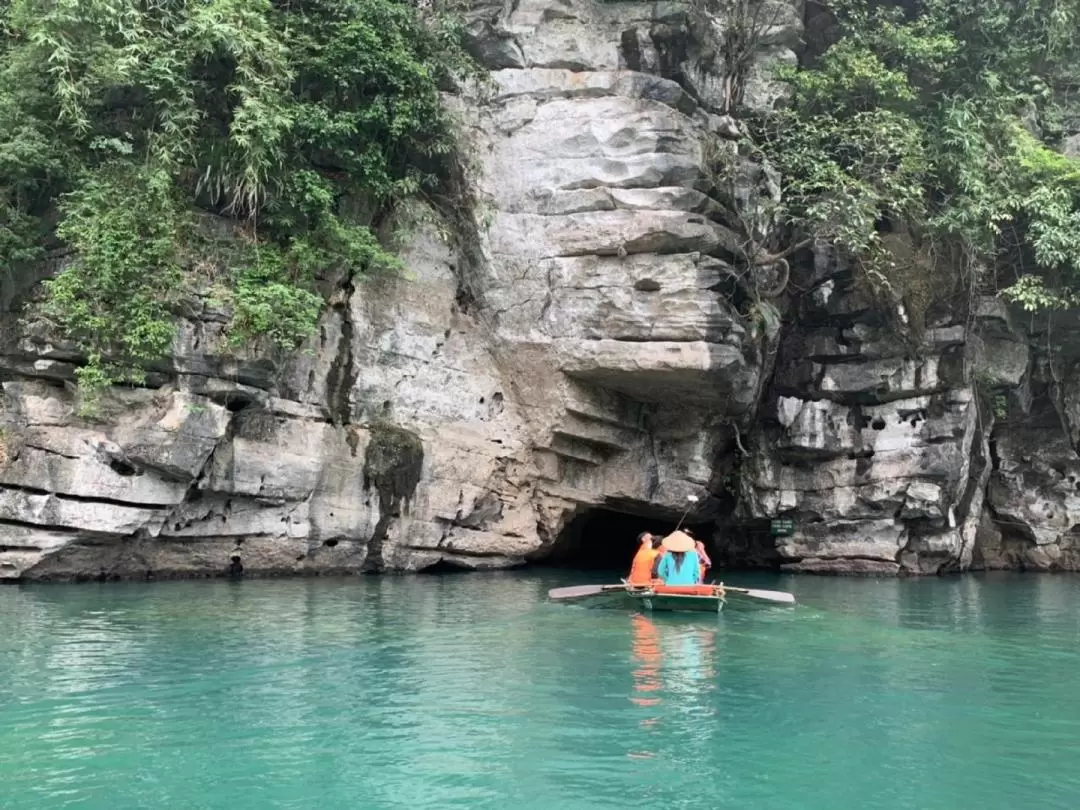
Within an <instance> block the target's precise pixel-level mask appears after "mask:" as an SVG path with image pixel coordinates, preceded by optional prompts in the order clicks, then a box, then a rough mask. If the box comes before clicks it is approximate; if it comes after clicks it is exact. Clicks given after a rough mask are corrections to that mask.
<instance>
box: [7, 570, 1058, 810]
mask: <svg viewBox="0 0 1080 810" xmlns="http://www.w3.org/2000/svg"><path fill="white" fill-rule="evenodd" d="M559 576H561V575H545V574H536V573H533V574H526V575H517V574H500V575H490V576H488V575H482V576H475V577H473V576H470V577H442V578H440V577H396V578H386V579H360V580H356V579H350V580H340V581H335V580H317V581H303V582H295V581H291V582H245V583H222V582H201V583H159V584H153V585H134V584H133V585H110V586H97V585H91V586H70V587H68V586H63V587H58V586H53V587H27V588H3V589H0V627H3V628H4V631H3V633H0V672H3V673H4V676H3V677H2V678H0V808H4V810H31V808H32V809H33V810H51V808H68V807H71V808H87V809H89V810H98V809H99V808H100V809H101V810H124V809H125V808H146V807H154V806H158V807H183V808H188V807H190V808H228V810H246V809H247V808H250V809H251V810H256V808H258V810H263V809H264V808H313V807H315V808H318V810H335V809H336V808H399V807H400V808H404V807H408V808H413V809H415V808H421V809H423V808H433V809H434V808H440V810H441V809H442V808H511V809H512V810H534V809H535V810H548V808H559V810H585V808H589V810H593V809H594V808H608V807H610V808H620V809H621V808H649V810H654V809H655V807H656V806H657V805H662V806H664V807H667V808H689V807H691V806H693V807H695V808H700V807H701V806H718V807H727V806H731V807H740V808H770V810H772V809H773V808H775V809H776V810H795V808H798V810H817V808H829V810H835V808H849V807H850V808H856V807H857V808H869V809H870V810H876V809H879V808H880V810H899V808H905V809H906V808H920V810H922V809H924V808H925V810H954V809H955V808H958V807H968V806H978V807H980V808H981V809H982V810H998V808H1001V810H1005V808H1008V810H1015V807H1016V806H1017V805H1019V804H1028V805H1034V806H1037V807H1039V808H1051V809H1053V808H1062V810H1064V808H1069V810H1073V808H1075V807H1078V806H1080V767H1078V766H1080V754H1078V753H1077V751H1076V745H1075V741H1076V739H1077V738H1078V736H1080V707H1078V706H1077V702H1076V701H1075V699H1074V697H1073V691H1074V690H1073V677H1074V673H1075V672H1076V671H1078V665H1080V643H1078V642H1080V611H1078V610H1077V607H1078V606H1080V604H1078V603H1080V580H1078V579H1077V578H1073V577H1015V576H988V577H969V578H965V579H955V580H933V581H903V582H902V581H885V582H874V581H863V580H857V581H852V580H836V579H799V580H792V579H776V578H774V579H772V580H769V579H762V580H761V581H760V582H757V583H753V584H761V585H762V586H764V587H780V588H784V589H789V590H796V591H797V592H798V593H799V596H800V600H801V603H802V604H800V605H799V606H798V607H796V608H795V609H793V610H788V609H781V610H771V609H766V610H746V611H738V610H731V611H728V612H726V613H725V614H724V615H722V616H719V617H716V616H708V617H694V616H690V617H678V616H662V615H657V616H652V617H649V616H644V615H640V614H631V613H623V612H619V611H593V610H584V609H576V608H570V607H567V606H561V605H550V604H547V603H545V602H544V601H543V594H544V592H545V591H546V589H547V588H548V587H551V586H553V585H554V584H563V583H562V582H557V579H558V577H559Z"/></svg>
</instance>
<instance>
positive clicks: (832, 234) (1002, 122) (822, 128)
mask: <svg viewBox="0 0 1080 810" xmlns="http://www.w3.org/2000/svg"><path fill="white" fill-rule="evenodd" d="M824 4H825V5H826V6H827V7H828V9H829V11H830V13H832V14H833V15H834V17H835V20H836V23H837V26H836V34H835V36H834V38H833V39H832V41H831V42H829V43H826V44H825V47H824V48H823V49H822V51H821V52H820V54H818V55H816V57H815V58H813V59H812V60H809V61H808V62H807V64H805V65H804V66H803V67H801V68H797V69H786V70H785V71H784V74H785V77H786V78H787V79H788V80H789V81H790V86H791V93H790V97H789V98H788V99H787V102H786V104H784V105H783V107H782V108H781V109H779V110H778V111H776V113H775V114H771V115H769V116H766V117H763V118H761V119H760V120H757V121H755V122H753V123H754V129H755V135H756V140H757V141H758V143H759V144H760V145H761V146H762V149H763V150H764V152H765V154H766V155H767V156H768V158H769V159H770V160H771V161H772V163H773V164H774V165H776V166H777V168H778V169H779V170H780V174H781V177H782V178H783V180H784V183H785V187H784V204H783V208H782V212H781V213H782V214H783V216H784V217H785V218H786V220H787V222H788V223H789V224H790V226H791V227H792V229H794V230H795V231H797V232H802V233H803V234H807V235H809V237H811V238H821V239H826V240H829V241H832V242H834V243H836V244H837V245H838V246H839V247H840V248H842V249H843V250H844V251H846V252H847V254H848V255H849V256H851V257H852V258H854V259H855V260H856V261H857V262H858V263H859V264H860V265H861V266H862V267H863V268H864V269H866V270H867V272H868V273H870V275H871V276H872V277H874V278H877V279H878V280H879V281H881V282H882V284H883V285H884V286H886V287H889V286H891V287H893V288H894V291H902V290H896V288H897V287H900V288H902V287H903V285H904V282H905V281H909V280H910V279H906V278H905V275H910V274H911V273H914V272H923V273H931V274H933V273H936V272H939V270H938V269H937V268H939V267H940V266H941V265H940V263H939V262H935V261H930V262H927V263H925V265H926V266H924V267H923V268H922V270H921V271H917V270H916V269H915V268H913V267H912V266H910V263H908V262H907V259H906V258H905V256H904V255H902V252H901V251H898V250H897V249H896V240H890V239H888V238H886V234H888V233H889V232H895V231H902V232H904V233H905V234H906V236H907V241H908V242H909V243H910V244H909V247H911V246H914V248H916V249H922V250H925V251H927V252H929V253H930V254H932V255H937V256H940V257H944V259H945V261H946V262H947V263H948V264H950V265H952V266H954V267H955V266H957V265H960V267H959V269H961V270H963V271H964V272H966V273H968V274H970V275H972V276H977V278H976V283H986V282H988V281H989V280H990V279H992V278H1003V279H1005V282H1004V286H1005V289H1004V290H1003V291H1002V292H1003V294H1004V295H1005V296H1007V297H1009V298H1012V299H1014V300H1016V301H1019V302H1020V303H1022V304H1023V305H1024V306H1026V307H1028V308H1032V309H1034V308H1040V307H1045V306H1055V307H1059V306H1069V305H1072V304H1073V303H1075V302H1076V301H1077V300H1078V297H1077V295H1076V293H1075V292H1074V291H1073V290H1074V289H1075V288H1076V287H1077V286H1080V162H1078V161H1076V160H1074V159H1072V158H1068V157H1065V156H1064V155H1062V154H1060V153H1059V152H1057V151H1055V150H1054V149H1053V148H1052V145H1053V144H1054V143H1055V142H1056V141H1057V140H1058V139H1060V137H1061V136H1062V135H1065V134H1067V132H1068V127H1069V126H1073V127H1074V129H1073V131H1075V129H1080V127H1075V122H1073V124H1072V125H1070V122H1069V118H1070V114H1075V113H1076V112H1080V109H1077V110H1072V109H1071V105H1073V104H1075V102H1076V89H1077V88H1080V0H904V2H894V3H880V2H868V1H867V0H825V3H824ZM929 281H930V282H931V284H932V283H933V281H934V279H932V278H931V279H929Z"/></svg>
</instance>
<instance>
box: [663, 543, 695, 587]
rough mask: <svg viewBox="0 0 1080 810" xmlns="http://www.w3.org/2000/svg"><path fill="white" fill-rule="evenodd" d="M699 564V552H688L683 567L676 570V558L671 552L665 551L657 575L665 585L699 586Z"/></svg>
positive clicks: (684, 557)
mask: <svg viewBox="0 0 1080 810" xmlns="http://www.w3.org/2000/svg"><path fill="white" fill-rule="evenodd" d="M698 562H699V560H698V555H697V552H696V551H688V552H686V553H685V554H684V555H683V560H682V565H680V566H679V567H678V569H677V570H676V567H675V557H674V556H672V554H671V552H670V551H665V552H664V556H663V557H661V558H660V567H659V568H658V569H657V571H656V573H657V575H658V576H659V577H660V579H662V580H664V584H665V585H697V584H698V574H699V573H700V572H699V570H698Z"/></svg>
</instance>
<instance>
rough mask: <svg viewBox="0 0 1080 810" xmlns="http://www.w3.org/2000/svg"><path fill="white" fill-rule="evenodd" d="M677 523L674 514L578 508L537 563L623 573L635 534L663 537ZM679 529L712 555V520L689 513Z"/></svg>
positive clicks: (635, 546)
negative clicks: (672, 516)
mask: <svg viewBox="0 0 1080 810" xmlns="http://www.w3.org/2000/svg"><path fill="white" fill-rule="evenodd" d="M677 524H678V518H677V517H676V518H674V519H673V518H671V517H668V516H666V515H663V514H661V515H656V514H653V515H647V514H646V515H643V514H634V513H630V512H622V511H618V510H616V509H606V508H603V507H593V508H589V509H582V510H581V511H579V512H578V513H577V514H575V515H574V516H573V518H571V519H570V521H569V522H568V523H567V524H566V526H565V527H564V528H563V530H562V531H561V532H560V533H559V536H558V538H556V540H555V543H554V545H553V546H552V547H551V549H550V551H549V552H548V554H547V556H545V557H544V559H542V560H538V561H537V562H539V563H540V564H542V565H547V566H552V567H556V568H573V569H577V570H581V571H619V572H622V574H621V576H625V575H626V572H628V571H629V570H630V562H631V561H632V560H633V559H634V554H635V553H636V552H637V549H638V539H637V538H638V535H639V534H641V533H642V532H651V533H652V534H658V535H661V536H663V535H665V534H669V533H670V532H671V531H673V530H674V529H675V527H676V525H677ZM682 528H683V529H684V530H689V533H690V534H691V535H692V536H693V537H695V538H696V539H698V540H701V541H702V542H704V543H705V549H706V551H707V552H708V553H709V554H710V556H712V554H713V545H712V543H713V534H714V532H715V529H716V523H715V522H714V521H712V520H705V521H702V520H701V519H700V517H695V516H693V515H691V516H690V517H688V518H687V520H685V521H684V522H683V524H682Z"/></svg>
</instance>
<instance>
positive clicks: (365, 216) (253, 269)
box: [0, 0, 470, 389]
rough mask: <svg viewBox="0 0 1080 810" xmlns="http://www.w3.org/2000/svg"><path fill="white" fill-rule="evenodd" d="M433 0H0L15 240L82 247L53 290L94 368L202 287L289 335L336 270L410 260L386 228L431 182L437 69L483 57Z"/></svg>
mask: <svg viewBox="0 0 1080 810" xmlns="http://www.w3.org/2000/svg"><path fill="white" fill-rule="evenodd" d="M435 6H436V9H435V10H434V11H430V12H424V13H422V12H420V11H418V10H417V8H416V6H415V4H414V3H412V2H410V0H150V1H149V2H148V0H0V261H2V262H4V263H5V265H7V266H9V267H11V268H13V269H14V271H15V272H29V269H28V267H29V265H30V264H31V263H33V262H36V261H39V260H40V259H41V257H42V255H43V251H44V249H46V248H47V247H49V246H51V245H54V244H55V243H56V239H59V240H61V241H62V242H63V243H66V244H67V245H68V246H69V247H70V248H71V249H72V260H71V261H70V263H69V264H68V265H67V266H66V267H65V268H64V269H63V270H62V271H61V272H60V273H59V274H58V275H57V276H56V277H55V278H54V279H52V280H51V281H49V282H48V283H47V285H46V287H47V289H46V301H45V303H44V306H43V308H42V311H43V312H44V313H45V314H46V315H47V316H48V317H49V318H50V320H51V321H52V323H53V324H54V325H55V327H56V328H57V329H58V330H59V331H60V333H61V334H63V335H64V336H66V337H68V338H69V339H72V340H74V341H75V342H76V344H77V345H78V346H79V347H80V349H81V350H82V351H83V352H85V354H86V356H87V357H88V359H89V365H87V366H86V367H85V368H83V369H82V370H81V373H80V383H81V384H82V385H83V386H85V387H87V388H90V389H95V388H98V389H99V388H101V387H103V386H106V385H108V384H109V383H111V382H114V381H118V380H138V379H139V378H140V377H141V375H142V369H143V368H144V367H145V365H146V364H147V363H149V362H152V361H153V360H155V359H158V358H161V357H162V356H163V355H165V354H166V353H167V351H168V349H169V346H170V344H171V341H172V339H173V336H174V331H175V326H174V319H173V316H174V313H175V311H176V308H177V306H178V305H179V304H180V303H181V302H182V299H184V298H185V296H187V295H189V294H190V293H191V292H192V291H195V290H197V289H200V288H203V289H206V288H209V287H211V286H213V288H214V289H215V290H216V291H217V292H218V293H219V295H220V296H221V297H224V298H225V299H226V300H227V301H228V303H229V304H230V305H231V309H232V312H233V321H232V324H231V328H230V338H231V339H233V340H235V341H238V342H241V341H248V340H251V339H254V338H259V337H265V338H268V339H269V340H271V341H273V342H274V343H276V344H279V345H282V346H285V347H295V346H296V345H297V344H299V343H300V342H302V341H303V340H304V339H305V338H306V337H308V336H309V335H310V334H311V333H312V332H313V330H314V328H315V322H316V318H317V316H318V313H319V311H320V309H321V306H322V298H321V296H319V295H317V294H316V282H317V281H318V280H319V278H320V277H321V276H325V275H326V274H327V273H328V272H329V271H342V272H345V273H347V274H349V275H351V274H353V273H358V272H365V271H371V270H377V269H387V268H394V267H396V266H397V263H396V260H395V258H394V257H393V256H392V255H391V254H390V253H388V252H387V251H386V250H385V249H384V248H383V247H382V246H380V244H379V242H378V241H377V240H376V237H375V234H374V231H373V227H374V226H375V225H377V224H378V217H379V215H380V212H382V211H384V210H386V207H387V206H388V205H390V204H391V203H392V202H394V201H395V200H399V199H401V198H403V197H405V196H408V195H411V194H415V193H417V192H419V191H422V190H423V189H426V188H431V187H432V186H433V185H434V184H435V183H436V182H437V174H438V170H439V165H440V158H441V156H444V155H446V154H447V153H448V152H449V151H450V150H451V148H452V138H451V132H450V127H449V122H448V120H447V116H446V114H445V113H444V112H443V109H442V107H441V106H440V103H439V95H438V94H439V90H440V87H442V86H446V83H447V82H448V81H449V80H450V79H451V78H452V77H453V76H455V75H458V74H460V73H461V72H462V71H465V70H468V69H469V68H470V65H469V63H468V60H467V58H466V57H465V55H464V53H463V51H461V50H460V48H459V46H458V32H457V29H456V28H455V27H454V25H453V24H452V22H451V21H450V18H449V17H448V16H447V14H446V13H444V12H443V11H440V9H441V6H440V5H439V3H436V4H435ZM200 211H201V212H204V213H205V212H210V213H212V214H219V215H223V216H225V217H228V218H229V219H230V220H231V221H232V222H233V223H234V225H235V230H236V234H235V238H230V239H227V240H221V239H216V240H215V239H212V238H209V237H208V236H207V233H206V231H207V229H206V228H205V227H200V225H199V219H200V217H199V212H200ZM223 241H225V242H228V244H229V248H228V250H227V251H226V252H225V253H222V243H223Z"/></svg>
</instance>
